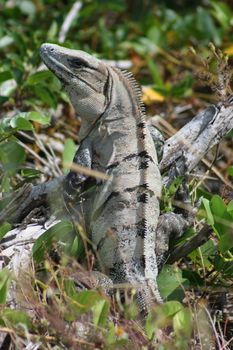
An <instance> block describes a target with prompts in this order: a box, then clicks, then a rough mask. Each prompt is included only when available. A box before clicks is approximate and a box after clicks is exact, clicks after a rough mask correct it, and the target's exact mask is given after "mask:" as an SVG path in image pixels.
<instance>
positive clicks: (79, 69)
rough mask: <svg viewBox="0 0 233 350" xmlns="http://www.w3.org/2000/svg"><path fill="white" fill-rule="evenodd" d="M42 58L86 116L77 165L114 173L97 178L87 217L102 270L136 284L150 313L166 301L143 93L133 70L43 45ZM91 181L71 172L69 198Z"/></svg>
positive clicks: (154, 166)
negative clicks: (160, 272)
mask: <svg viewBox="0 0 233 350" xmlns="http://www.w3.org/2000/svg"><path fill="white" fill-rule="evenodd" d="M40 54H41V57H42V59H43V61H44V63H45V64H46V65H47V67H48V68H49V69H50V70H51V71H52V72H53V73H54V74H55V75H56V76H57V77H58V78H59V79H60V81H61V82H62V84H63V86H64V89H65V91H66V92H67V93H68V95H69V97H70V100H71V102H72V104H73V106H74V108H75V110H76V112H77V114H78V115H79V117H80V118H81V129H80V133H79V138H80V146H79V149H78V151H77V153H76V155H75V157H74V163H77V164H79V165H82V166H84V167H88V168H91V169H94V170H98V171H101V172H103V173H105V174H107V175H108V176H109V179H108V180H98V181H96V187H95V190H94V191H93V192H92V193H91V195H90V196H91V201H90V202H91V207H89V210H88V211H86V212H84V219H85V225H86V228H87V232H88V233H89V235H90V239H91V241H92V242H93V244H94V246H95V247H96V250H97V256H98V258H99V267H100V269H101V270H102V272H104V273H105V274H107V275H108V276H109V277H110V278H111V279H112V281H113V283H128V284H129V285H130V287H134V288H135V289H136V291H137V299H138V302H139V306H140V308H141V310H142V311H143V312H144V311H145V312H148V310H149V309H150V308H151V306H152V305H153V304H154V303H160V302H162V299H161V297H160V294H159V291H158V287H157V282H156V277H157V275H158V266H157V261H156V254H155V244H156V227H157V222H158V217H159V198H160V195H161V187H162V183H161V176H160V172H159V169H158V161H157V154H156V149H155V146H154V143H153V140H152V137H151V135H150V132H149V130H148V127H147V125H146V122H145V118H144V113H143V109H142V104H141V95H140V89H139V88H138V86H137V84H136V82H135V80H134V79H133V77H132V75H131V74H130V73H128V72H121V71H119V70H118V69H115V68H113V67H111V66H109V65H107V64H106V63H103V62H101V61H100V60H98V59H96V58H94V57H93V56H91V55H89V54H87V53H85V52H83V51H78V50H70V49H67V48H64V47H60V46H58V45H52V44H43V45H42V46H41V49H40ZM88 180H89V178H88V177H87V176H84V175H80V174H78V173H76V172H72V171H71V172H70V173H69V174H68V176H67V177H66V180H65V190H66V192H67V193H68V194H72V193H74V192H75V191H77V190H78V189H79V188H80V186H82V185H83V184H84V183H85V182H87V181H88Z"/></svg>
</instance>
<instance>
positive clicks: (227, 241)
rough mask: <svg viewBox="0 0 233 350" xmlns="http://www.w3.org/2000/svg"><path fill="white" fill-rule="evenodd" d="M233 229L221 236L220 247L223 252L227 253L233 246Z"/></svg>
mask: <svg viewBox="0 0 233 350" xmlns="http://www.w3.org/2000/svg"><path fill="white" fill-rule="evenodd" d="M232 232H233V231H232V230H231V231H230V232H227V233H225V234H224V235H222V236H221V237H220V240H219V249H220V252H221V253H223V254H224V253H226V252H227V251H228V250H230V249H231V248H232V247H233V233H232Z"/></svg>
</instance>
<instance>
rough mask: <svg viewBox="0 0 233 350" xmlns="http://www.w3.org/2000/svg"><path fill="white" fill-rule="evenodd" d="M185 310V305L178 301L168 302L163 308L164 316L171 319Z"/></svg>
mask: <svg viewBox="0 0 233 350" xmlns="http://www.w3.org/2000/svg"><path fill="white" fill-rule="evenodd" d="M183 308H184V307H183V305H182V304H181V303H180V302H179V301H176V300H171V301H167V302H166V303H164V304H163V305H162V307H161V309H162V311H163V314H164V316H166V317H171V316H173V315H175V314H176V313H177V312H179V311H180V310H183Z"/></svg>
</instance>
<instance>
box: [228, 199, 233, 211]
mask: <svg viewBox="0 0 233 350" xmlns="http://www.w3.org/2000/svg"><path fill="white" fill-rule="evenodd" d="M227 211H228V212H229V213H231V212H233V199H232V200H231V201H230V202H229V203H228V205H227Z"/></svg>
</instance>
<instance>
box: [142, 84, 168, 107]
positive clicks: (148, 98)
mask: <svg viewBox="0 0 233 350" xmlns="http://www.w3.org/2000/svg"><path fill="white" fill-rule="evenodd" d="M142 91H143V95H142V101H143V102H144V103H145V105H152V104H153V103H154V102H163V101H164V100H165V98H164V96H163V95H161V94H160V93H158V92H156V91H155V90H153V89H151V88H143V90H142Z"/></svg>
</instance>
